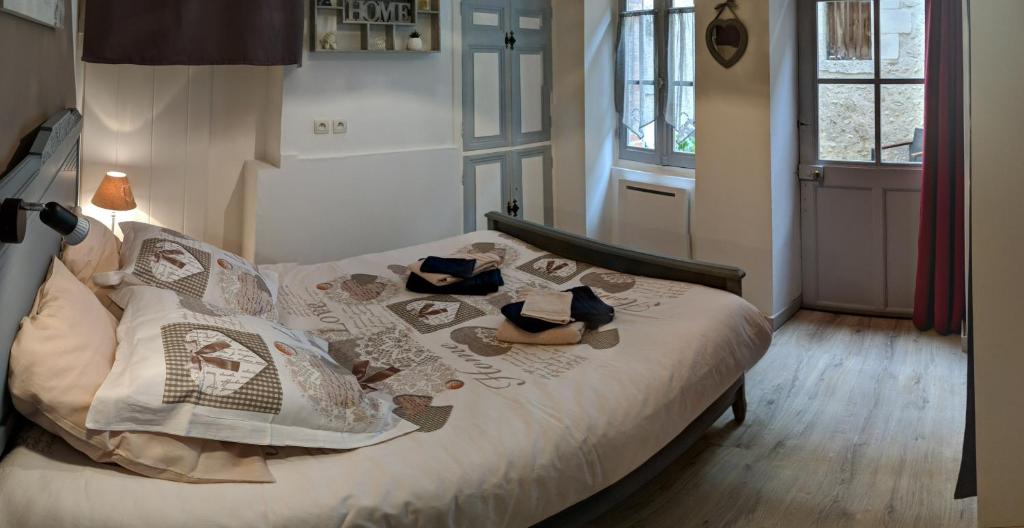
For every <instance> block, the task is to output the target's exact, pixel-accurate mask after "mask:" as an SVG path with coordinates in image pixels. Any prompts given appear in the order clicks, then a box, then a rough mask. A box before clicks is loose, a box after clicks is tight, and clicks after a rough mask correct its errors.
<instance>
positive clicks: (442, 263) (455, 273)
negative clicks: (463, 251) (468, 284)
mask: <svg viewBox="0 0 1024 528" xmlns="http://www.w3.org/2000/svg"><path fill="white" fill-rule="evenodd" d="M474 269H476V261H475V260H473V259H462V258H449V257H427V258H425V259H423V263H422V264H420V270H421V271H423V273H441V274H444V275H451V276H452V277H458V278H460V279H468V278H470V277H472V276H473V270H474Z"/></svg>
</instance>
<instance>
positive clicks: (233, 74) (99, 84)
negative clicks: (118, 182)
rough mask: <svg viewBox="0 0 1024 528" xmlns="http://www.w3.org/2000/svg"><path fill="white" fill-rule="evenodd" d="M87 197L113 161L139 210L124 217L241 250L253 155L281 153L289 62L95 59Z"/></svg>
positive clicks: (87, 92)
mask: <svg viewBox="0 0 1024 528" xmlns="http://www.w3.org/2000/svg"><path fill="white" fill-rule="evenodd" d="M84 77H85V83H84V85H85V86H84V95H83V112H84V114H85V129H84V131H83V161H84V163H83V173H82V190H81V193H82V196H81V203H82V206H83V209H84V210H85V212H86V214H89V215H91V216H95V217H97V218H100V219H103V220H105V221H109V219H110V214H109V212H108V211H103V210H100V209H98V208H96V207H94V206H92V205H91V204H90V202H89V200H90V199H91V198H92V195H93V193H94V192H95V191H96V187H97V186H98V185H99V182H100V180H102V178H103V175H104V174H105V173H106V172H107V171H109V170H121V171H123V172H126V173H128V178H129V180H130V181H131V184H132V189H133V191H134V193H135V199H136V202H137V203H138V209H136V210H135V211H131V212H127V213H119V214H118V217H117V218H118V221H122V220H139V221H145V222H151V223H154V224H158V225H162V226H166V227H169V228H172V229H176V230H179V231H182V232H184V233H186V234H188V235H191V236H194V237H196V238H200V239H203V240H206V241H208V242H211V243H214V244H218V245H222V246H223V247H225V248H226V249H228V250H232V251H238V250H240V248H241V240H242V225H241V222H242V211H241V209H242V189H241V187H242V179H241V175H242V170H243V166H244V164H245V161H246V160H250V159H259V160H262V161H266V162H269V163H272V164H275V165H276V164H278V163H279V161H280V137H281V136H280V127H281V124H280V123H281V86H282V69H281V68H280V67H253V66H159V67H151V66H133V65H108V64H86V65H85V75H84Z"/></svg>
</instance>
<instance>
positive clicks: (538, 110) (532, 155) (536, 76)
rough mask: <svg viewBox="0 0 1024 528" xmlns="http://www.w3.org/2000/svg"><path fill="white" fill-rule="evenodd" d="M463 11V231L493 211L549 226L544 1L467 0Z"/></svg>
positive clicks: (547, 7) (478, 224)
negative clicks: (507, 213) (526, 217)
mask: <svg viewBox="0 0 1024 528" xmlns="http://www.w3.org/2000/svg"><path fill="white" fill-rule="evenodd" d="M461 13H462V41H463V50H462V116H463V117H462V119H463V127H462V128H463V149H464V150H465V158H464V160H465V161H464V164H463V166H464V173H463V184H464V187H463V190H464V200H463V203H464V213H463V216H464V229H465V231H467V232H468V231H473V230H475V229H484V228H486V225H485V223H484V222H483V215H484V214H485V213H487V212H489V211H492V210H495V209H497V210H499V211H503V212H509V211H511V213H510V214H514V215H516V216H524V215H527V216H528V219H530V220H533V221H537V222H543V223H548V224H550V223H551V221H552V219H551V213H550V209H551V184H550V180H551V150H550V139H551V96H550V89H551V53H550V51H551V49H550V48H551V46H550V42H551V27H550V26H551V7H550V1H549V0H466V1H464V2H463V3H462V12H461ZM498 205H500V207H496V206H498Z"/></svg>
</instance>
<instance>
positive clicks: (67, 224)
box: [0, 198, 89, 246]
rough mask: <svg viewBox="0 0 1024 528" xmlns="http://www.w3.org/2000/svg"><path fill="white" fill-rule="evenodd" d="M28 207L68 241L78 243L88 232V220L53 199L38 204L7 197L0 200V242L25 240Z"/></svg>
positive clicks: (71, 243) (17, 242)
mask: <svg viewBox="0 0 1024 528" xmlns="http://www.w3.org/2000/svg"><path fill="white" fill-rule="evenodd" d="M28 211H38V212H39V219H40V220H42V222H43V223H44V224H46V225H47V226H49V227H50V229H53V230H54V231H56V232H58V233H60V234H61V236H63V237H64V241H65V242H67V243H68V245H71V246H74V245H76V244H80V243H81V242H82V241H83V240H85V237H86V236H87V235H88V234H89V221H88V220H86V219H85V218H79V217H78V216H77V215H75V213H72V212H71V211H70V210H68V209H67V208H66V207H64V206H62V205H60V204H59V203H57V202H50V203H46V204H41V203H34V202H26V201H23V200H19V199H17V198H7V199H6V200H4V201H3V203H2V204H0V242H3V243H5V244H20V243H22V241H24V240H25V226H26V225H27V224H28V214H27V213H28Z"/></svg>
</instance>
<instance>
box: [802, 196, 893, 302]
mask: <svg viewBox="0 0 1024 528" xmlns="http://www.w3.org/2000/svg"><path fill="white" fill-rule="evenodd" d="M815 207H816V211H815V216H817V218H818V222H817V226H816V227H817V231H816V233H815V238H816V240H817V245H818V255H817V264H818V281H817V285H818V292H819V294H820V295H821V298H822V299H827V300H828V301H830V302H835V303H840V304H846V305H854V306H863V307H869V306H874V305H876V304H878V301H879V299H878V298H877V295H876V293H877V292H875V291H874V288H873V287H872V286H873V285H874V284H876V282H875V281H876V279H877V277H876V276H875V275H876V274H875V273H873V270H872V269H871V266H865V261H868V262H870V261H872V260H874V259H873V249H874V248H873V244H872V238H873V235H874V229H873V226H872V225H871V190H870V189H851V188H828V187H823V188H821V189H818V192H817V200H816V203H815Z"/></svg>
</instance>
